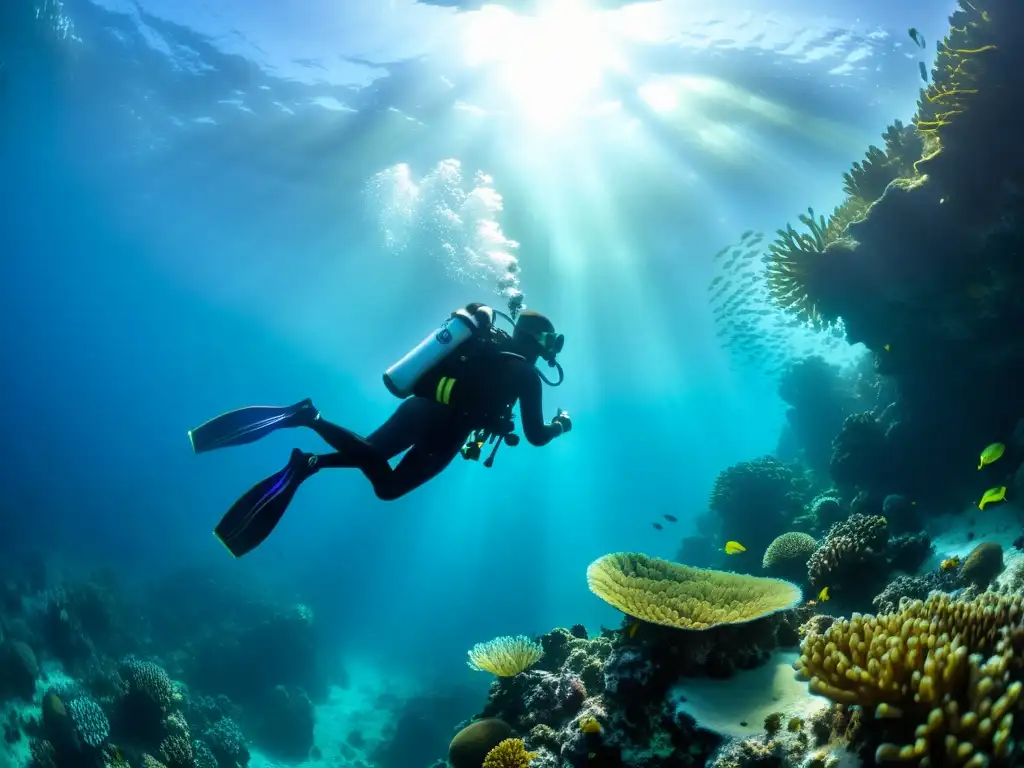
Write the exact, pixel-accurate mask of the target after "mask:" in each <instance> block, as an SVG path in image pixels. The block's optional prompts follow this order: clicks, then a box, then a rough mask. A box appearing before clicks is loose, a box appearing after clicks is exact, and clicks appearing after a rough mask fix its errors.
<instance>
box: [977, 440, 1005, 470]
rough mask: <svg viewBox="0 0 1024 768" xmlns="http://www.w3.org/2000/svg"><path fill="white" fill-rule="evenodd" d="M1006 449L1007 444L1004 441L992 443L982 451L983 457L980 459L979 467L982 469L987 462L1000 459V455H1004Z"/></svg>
mask: <svg viewBox="0 0 1024 768" xmlns="http://www.w3.org/2000/svg"><path fill="white" fill-rule="evenodd" d="M1005 450H1006V446H1005V445H1003V444H1002V443H992V445H990V446H988V447H987V448H986V449H985V450H984V451H982V452H981V458H980V459H978V469H981V468H982V467H984V466H985V465H986V464H991V463H992V462H994V461H999V457H1000V456H1002V455H1003V451H1005Z"/></svg>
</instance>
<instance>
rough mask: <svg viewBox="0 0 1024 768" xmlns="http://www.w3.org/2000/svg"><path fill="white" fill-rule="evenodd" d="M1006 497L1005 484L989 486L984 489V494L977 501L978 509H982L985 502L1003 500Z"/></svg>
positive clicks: (990, 502)
mask: <svg viewBox="0 0 1024 768" xmlns="http://www.w3.org/2000/svg"><path fill="white" fill-rule="evenodd" d="M1005 498H1006V486H1005V485H999V486H996V487H995V488H989V489H988V490H987V491H985V495H984V496H982V497H981V501H979V502H978V509H984V508H985V505H986V504H992V503H993V502H996V501H1003V500H1004V499H1005Z"/></svg>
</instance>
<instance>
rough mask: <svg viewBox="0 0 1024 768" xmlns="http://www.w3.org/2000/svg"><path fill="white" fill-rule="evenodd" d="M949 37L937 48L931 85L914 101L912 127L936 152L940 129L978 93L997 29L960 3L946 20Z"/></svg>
mask: <svg viewBox="0 0 1024 768" xmlns="http://www.w3.org/2000/svg"><path fill="white" fill-rule="evenodd" d="M949 22H950V30H949V35H948V36H947V37H946V38H945V39H944V40H943V41H942V43H941V45H939V46H938V48H939V52H938V55H937V56H936V57H935V68H934V69H933V70H932V82H931V84H930V85H929V86H928V87H927V88H926V89H925V90H924V91H923V93H922V95H921V98H920V99H919V100H918V102H917V115H916V116H915V118H914V124H915V125H916V126H917V129H918V130H919V131H920V132H921V133H923V134H925V135H926V136H928V137H929V138H931V139H932V140H933V146H932V149H937V144H938V142H937V138H938V134H939V133H940V132H941V129H942V128H944V127H946V126H947V125H949V124H950V123H952V122H953V120H954V119H955V118H956V116H957V115H960V114H963V113H964V112H965V111H966V110H967V107H968V105H969V103H970V102H971V100H972V99H974V98H975V96H976V94H977V93H978V92H979V90H980V88H979V86H980V85H981V80H982V78H983V77H984V74H985V63H986V60H987V59H988V57H989V56H990V55H991V53H992V52H993V51H995V50H997V46H995V45H993V40H994V39H995V37H996V32H997V29H998V26H997V24H996V23H995V20H993V18H992V17H991V16H990V15H989V14H988V12H986V11H985V10H983V9H981V8H978V7H975V5H974V4H972V3H964V2H961V3H960V8H958V9H957V10H956V11H955V12H954V13H953V15H952V16H951V17H950V19H949Z"/></svg>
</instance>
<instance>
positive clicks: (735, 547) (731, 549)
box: [724, 541, 747, 555]
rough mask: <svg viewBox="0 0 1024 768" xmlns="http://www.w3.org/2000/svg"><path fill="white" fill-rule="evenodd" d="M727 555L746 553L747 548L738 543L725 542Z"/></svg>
mask: <svg viewBox="0 0 1024 768" xmlns="http://www.w3.org/2000/svg"><path fill="white" fill-rule="evenodd" d="M724 549H725V554H727V555H738V554H739V553H740V552H746V551H747V548H746V547H744V546H743V545H742V544H740V543H739V542H738V541H727V542H725V547H724Z"/></svg>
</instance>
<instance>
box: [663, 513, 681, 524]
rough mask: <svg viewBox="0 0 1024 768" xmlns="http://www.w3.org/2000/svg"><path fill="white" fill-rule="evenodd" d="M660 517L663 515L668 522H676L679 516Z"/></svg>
mask: <svg viewBox="0 0 1024 768" xmlns="http://www.w3.org/2000/svg"><path fill="white" fill-rule="evenodd" d="M662 517H664V518H665V519H666V520H668V521H669V522H670V523H678V522H679V518H678V517H676V516H675V515H662Z"/></svg>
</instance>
